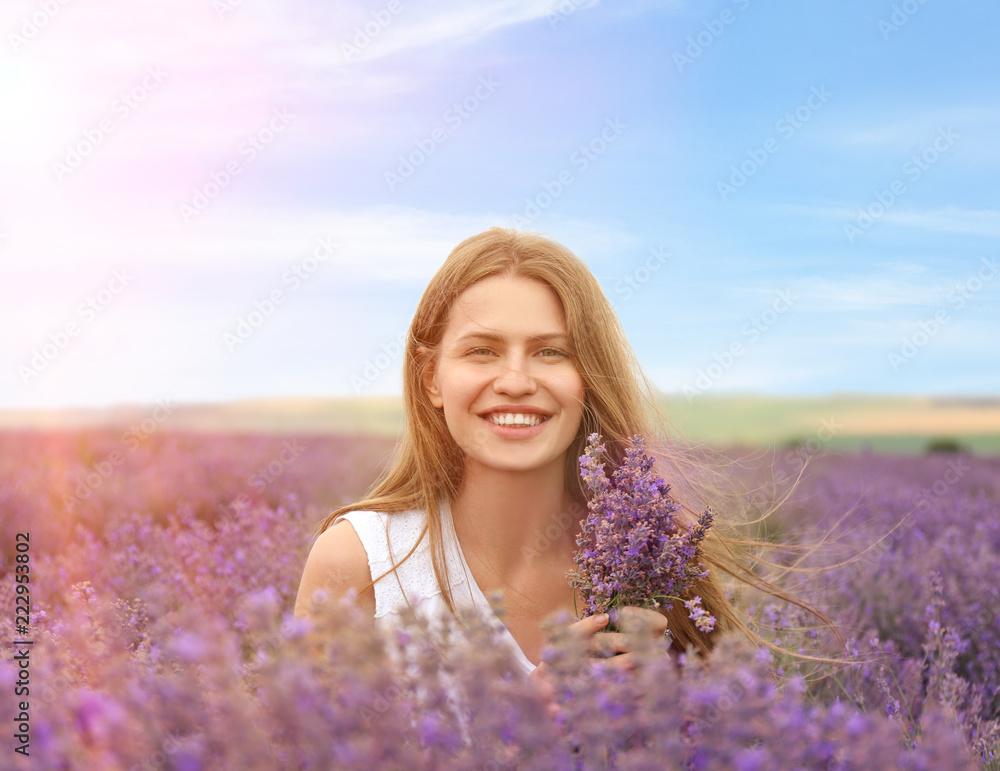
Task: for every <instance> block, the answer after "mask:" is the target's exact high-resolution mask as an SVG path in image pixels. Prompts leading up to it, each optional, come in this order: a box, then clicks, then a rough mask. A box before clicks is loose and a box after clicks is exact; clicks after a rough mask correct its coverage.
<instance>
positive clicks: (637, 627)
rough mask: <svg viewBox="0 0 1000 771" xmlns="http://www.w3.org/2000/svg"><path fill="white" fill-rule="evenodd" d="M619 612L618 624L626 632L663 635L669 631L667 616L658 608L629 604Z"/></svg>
mask: <svg viewBox="0 0 1000 771" xmlns="http://www.w3.org/2000/svg"><path fill="white" fill-rule="evenodd" d="M618 612H619V620H618V626H619V627H620V628H621V629H622V631H624V632H632V633H636V634H642V635H648V636H651V637H663V634H664V633H665V632H666V631H667V617H666V616H664V615H663V614H662V613H660V612H659V611H657V610H651V609H650V608H637V607H635V606H634V605H627V606H626V607H624V608H621V609H620V610H619V611H618Z"/></svg>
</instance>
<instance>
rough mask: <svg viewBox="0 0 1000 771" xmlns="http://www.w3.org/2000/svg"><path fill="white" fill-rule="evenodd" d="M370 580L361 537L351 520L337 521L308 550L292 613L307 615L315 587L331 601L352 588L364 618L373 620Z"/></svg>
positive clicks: (373, 605)
mask: <svg viewBox="0 0 1000 771" xmlns="http://www.w3.org/2000/svg"><path fill="white" fill-rule="evenodd" d="M371 580H372V574H371V570H370V569H369V567H368V554H367V552H365V547H364V546H363V545H362V544H361V539H360V538H358V534H357V533H355V532H354V527H353V526H352V525H351V523H350V522H348V521H347V520H343V519H342V520H339V521H338V522H336V523H335V524H334V525H332V526H331V527H329V528H327V529H326V530H324V531H323V532H322V533H320V535H319V537H318V538H317V539H316V543H314V544H313V547H312V550H311V551H310V552H309V557H308V558H307V559H306V564H305V567H304V568H303V570H302V579H301V580H300V581H299V591H298V595H297V596H296V598H295V615H296V616H298V617H306V616H308V615H309V613H310V599H311V598H312V594H313V592H314V591H315V590H317V589H322V590H323V591H325V592H326V593H327V595H328V596H329V597H330V599H332V600H334V601H336V600H338V599H340V598H341V597H343V596H344V595H345V594H347V590H348V589H354V590H355V591H356V592H357V603H358V606H359V607H360V608H361V610H362V612H363V613H364V616H365V618H368V619H371V620H372V623H374V619H375V589H374V588H373V587H372V586H370V584H371Z"/></svg>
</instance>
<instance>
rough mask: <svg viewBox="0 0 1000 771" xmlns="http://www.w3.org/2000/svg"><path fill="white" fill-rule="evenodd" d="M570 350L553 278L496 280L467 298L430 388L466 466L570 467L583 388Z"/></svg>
mask: <svg viewBox="0 0 1000 771" xmlns="http://www.w3.org/2000/svg"><path fill="white" fill-rule="evenodd" d="M572 353H573V352H572V350H571V349H570V347H569V338H568V335H567V329H566V321H565V317H564V314H563V309H562V305H561V304H560V302H559V298H558V296H557V295H556V293H555V292H554V291H553V290H552V289H551V287H549V286H548V285H547V284H544V283H542V282H540V281H536V280H534V279H528V278H523V277H520V276H515V277H503V276H494V277H491V278H487V279H483V280H481V281H479V282H477V283H475V284H473V285H472V286H470V287H469V288H467V289H466V290H465V291H464V292H462V294H461V295H459V297H458V299H457V300H456V302H455V304H454V305H453V306H452V307H451V310H450V315H449V318H448V325H447V328H446V329H445V332H444V336H443V337H442V340H441V346H440V354H439V357H438V359H437V362H436V364H435V367H434V371H433V373H431V375H430V377H429V378H428V380H427V382H426V388H427V394H428V397H429V398H430V401H431V403H432V404H433V405H434V407H436V408H438V409H443V410H444V417H445V422H446V423H447V424H448V430H449V431H450V432H451V435H452V437H453V438H454V440H455V442H456V443H457V444H458V446H459V447H461V448H462V450H463V452H464V453H465V458H466V464H480V465H482V466H485V467H489V468H493V469H497V470H505V471H528V470H533V469H539V468H542V467H551V468H552V469H553V473H560V474H561V473H562V470H563V468H564V463H565V454H566V450H567V449H568V448H569V446H570V444H571V443H572V441H573V439H574V438H575V437H576V434H577V431H578V430H579V428H580V421H581V419H582V416H583V399H584V394H585V388H584V383H583V378H582V377H581V376H580V373H579V372H578V371H577V368H576V364H575V362H574V358H573V355H572ZM498 413H499V415H504V416H506V417H503V418H498V417H496V415H497V414H498ZM510 416H513V417H510ZM519 416H524V417H523V418H522V417H519ZM497 421H499V422H501V423H506V424H508V425H497V424H496V423H497ZM539 421H540V422H539ZM522 423H527V424H530V423H537V425H521V424H522Z"/></svg>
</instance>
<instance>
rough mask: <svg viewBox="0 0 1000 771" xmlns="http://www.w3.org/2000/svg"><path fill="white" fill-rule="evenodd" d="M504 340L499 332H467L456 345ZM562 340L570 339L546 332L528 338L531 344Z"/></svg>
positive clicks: (566, 336)
mask: <svg viewBox="0 0 1000 771" xmlns="http://www.w3.org/2000/svg"><path fill="white" fill-rule="evenodd" d="M504 339H506V338H505V337H504V336H503V335H502V334H500V333H499V332H467V333H466V334H464V335H462V336H461V337H460V338H458V339H457V340H456V341H455V342H456V343H462V342H465V341H466V340H496V341H503V340H504ZM560 339H562V340H568V339H569V337H568V335H566V334H565V333H563V332H544V333H542V334H540V335H531V336H530V337H529V338H528V342H529V343H534V342H538V341H541V342H544V341H547V340H560Z"/></svg>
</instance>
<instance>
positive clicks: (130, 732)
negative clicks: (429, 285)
mask: <svg viewBox="0 0 1000 771" xmlns="http://www.w3.org/2000/svg"><path fill="white" fill-rule="evenodd" d="M391 448H392V440H391V439H385V438H373V437H355V436H351V437H346V436H296V437H277V436H268V437H249V436H235V435H234V436H224V435H218V436H210V435H203V434H182V433H168V432H164V431H160V432H155V433H152V434H151V435H148V436H143V437H138V436H131V437H130V436H125V435H122V434H121V433H120V432H117V431H107V432H101V431H85V432H51V433H42V432H28V431H25V432H12V431H11V432H6V433H2V434H0V549H2V558H0V559H2V563H0V573H2V580H0V597H2V602H3V607H4V608H6V609H7V619H5V621H4V623H3V625H2V630H3V631H2V635H0V641H2V655H0V680H2V686H0V690H2V693H3V695H4V697H3V702H2V703H3V705H4V718H5V722H4V725H5V726H6V730H5V731H4V732H3V737H4V738H3V746H2V749H0V768H30V769H177V770H183V771H193V770H194V769H285V768H288V769H327V768H358V769H362V768H363V769H382V768H406V769H513V768H518V769H575V768H587V769H590V768H620V769H664V768H666V769H736V770H737V771H754V770H758V771H765V770H767V771H769V770H771V769H865V770H866V771H867V770H869V769H893V768H902V769H927V770H928V771H930V770H932V769H933V770H935V771H936V770H938V769H967V768H973V769H974V768H980V767H985V768H994V769H996V768H1000V726H998V722H997V721H998V718H1000V697H998V689H1000V582H998V580H997V577H998V576H1000V458H996V457H988V456H971V455H964V454H957V453H936V454H931V455H925V456H905V457H904V456H888V455H875V454H845V455H836V454H822V453H819V454H815V455H813V456H811V457H809V464H808V466H807V469H806V472H805V474H804V475H803V478H802V480H801V482H800V484H799V485H798V487H797V488H796V489H795V490H794V493H793V494H792V495H791V496H790V497H788V499H787V500H785V501H784V502H783V503H782V504H781V506H780V507H779V509H778V511H777V512H776V513H775V514H773V515H772V516H771V517H770V518H769V519H768V520H767V522H766V524H762V525H758V526H755V527H754V529H753V533H754V534H755V535H758V536H760V537H763V538H765V539H770V540H774V541H780V542H782V543H789V544H796V543H799V544H813V545H816V544H817V543H819V545H818V546H817V547H816V548H813V549H804V550H802V551H787V552H772V553H771V557H772V559H774V560H775V561H777V562H779V563H781V564H782V565H785V566H786V567H787V570H784V571H778V570H777V569H775V568H771V567H767V566H764V565H759V566H758V569H759V570H760V572H761V574H762V575H766V576H768V577H772V578H777V577H779V572H781V573H783V575H781V576H780V578H781V583H782V585H783V586H786V587H787V588H789V589H790V590H792V591H793V592H794V593H796V594H797V595H799V596H801V597H803V598H805V599H807V600H809V601H810V602H813V603H815V604H816V605H817V606H818V607H820V608H821V609H823V610H825V611H826V612H827V613H828V614H829V615H830V616H831V617H833V618H834V619H835V621H836V622H837V624H838V628H839V631H840V634H841V637H842V639H841V640H838V639H837V637H836V636H835V635H834V634H833V633H831V632H830V631H829V630H827V629H826V628H825V627H823V626H822V625H820V624H818V623H817V622H816V620H815V619H812V618H810V617H809V616H808V615H807V614H805V613H804V612H803V611H801V610H800V609H798V608H796V607H794V606H787V605H783V604H781V603H777V602H774V601H768V598H766V597H764V598H753V597H748V598H746V601H747V603H748V612H749V613H751V614H752V618H753V622H754V624H755V625H756V626H755V628H757V629H759V630H760V632H761V634H763V635H764V636H765V637H767V638H768V639H771V640H773V641H774V642H775V643H776V644H777V645H779V646H780V647H782V648H784V649H786V650H787V651H788V653H785V654H780V653H772V652H770V651H768V650H767V649H762V650H757V649H755V648H753V647H752V646H750V645H749V644H747V643H745V642H741V641H740V640H737V639H726V640H723V641H722V643H721V644H720V646H719V647H718V649H717V650H716V651H714V652H713V654H712V655H711V657H710V658H709V659H708V660H707V661H701V660H699V659H698V658H697V657H695V656H690V657H687V658H685V660H684V661H683V664H682V666H680V667H675V666H674V665H673V664H671V663H669V662H668V661H667V660H666V659H665V658H664V657H657V656H650V657H648V658H642V659H641V661H640V666H639V667H638V669H637V670H636V672H634V673H633V674H632V675H631V676H630V675H628V674H626V673H623V672H621V671H620V670H615V669H612V668H610V667H605V666H604V665H603V664H602V663H601V662H598V661H597V660H593V659H591V660H586V659H582V658H581V657H580V656H579V655H578V652H577V651H575V650H574V649H573V648H572V646H571V645H570V644H569V643H568V641H565V640H561V639H560V638H559V637H558V635H557V636H556V637H554V639H553V644H552V646H551V647H550V649H549V651H548V653H547V660H548V661H549V664H550V667H551V669H552V673H553V683H554V697H553V698H554V702H555V704H554V705H553V704H549V703H546V701H545V700H544V699H543V698H542V697H541V696H540V695H539V694H538V693H537V692H536V691H535V690H533V689H532V688H531V687H530V684H529V683H527V682H526V681H524V680H523V678H522V677H521V676H519V675H518V673H517V672H516V668H515V667H514V666H513V665H512V662H511V661H509V660H508V659H507V658H506V657H505V655H504V653H503V652H502V649H501V648H500V646H495V645H489V644H488V640H485V639H484V640H481V641H480V643H481V644H474V645H471V646H452V647H441V646H439V645H436V644H435V642H436V641H435V639H434V638H433V637H432V636H431V635H430V634H429V633H428V632H426V631H425V630H422V629H421V628H420V627H419V625H418V624H417V622H413V624H412V626H411V627H410V628H409V629H406V630H400V631H399V633H398V634H397V635H394V636H393V637H392V638H389V637H381V636H379V635H378V634H377V633H375V632H374V631H372V630H370V629H368V628H367V627H366V626H365V625H363V624H359V623H357V620H356V619H352V618H351V617H350V614H349V613H348V612H347V611H346V610H345V609H336V608H330V614H329V615H328V616H327V617H326V618H325V620H324V623H317V624H316V625H315V626H313V625H312V624H309V623H307V622H304V621H301V620H297V619H295V618H293V616H292V613H291V609H292V604H293V600H294V597H295V593H296V589H297V585H298V580H299V576H300V574H301V570H302V565H303V563H304V560H305V557H306V554H307V553H308V550H309V547H310V545H311V537H312V535H313V534H314V532H315V528H316V526H317V524H318V522H319V521H320V520H321V519H322V518H323V517H324V516H325V515H326V514H327V513H328V512H329V511H330V510H331V509H332V508H334V507H336V506H339V505H341V504H343V503H346V502H349V501H353V500H356V499H358V498H359V497H360V496H361V495H362V493H363V492H364V490H365V489H366V487H367V486H368V484H369V483H370V482H371V481H372V479H373V478H374V476H375V475H376V474H377V472H378V470H379V469H380V468H381V467H382V465H383V464H384V463H385V462H386V460H387V458H388V453H389V452H390V451H391ZM804 456H805V454H804V453H798V454H797V453H796V452H795V451H793V450H781V451H778V452H775V453H766V454H765V453H757V454H755V455H754V456H753V459H752V461H749V460H744V461H743V462H741V463H739V464H736V465H734V466H732V467H731V468H730V469H729V475H730V476H729V479H728V484H729V485H730V489H731V490H732V491H733V492H734V494H738V495H740V496H741V499H742V500H744V501H749V502H750V505H751V510H755V509H764V508H766V507H767V506H768V504H769V503H770V502H771V501H773V500H774V499H775V498H780V497H782V496H783V494H784V493H785V492H786V491H787V490H788V489H789V480H790V479H791V478H793V477H795V475H796V473H797V471H798V469H799V468H800V467H801V465H802V463H801V461H802V459H803V457H804ZM729 457H730V458H731V459H736V458H737V457H739V454H738V453H735V452H733V453H730V454H729ZM667 481H668V482H669V480H667ZM723 514H724V511H723ZM18 533H29V534H30V537H29V538H24V537H21V538H20V539H19V538H18V535H17V534H18ZM820 542H821V543H820ZM25 544H27V545H25ZM19 568H20V569H19ZM22 578H24V579H25V580H22ZM22 587H27V588H26V589H24V588H22ZM19 597H26V598H27V600H28V603H30V614H29V615H28V618H27V619H26V621H27V623H26V624H24V627H23V628H22V629H18V628H17V627H16V623H17V622H16V619H17V616H18V615H19V614H18V612H17V609H18V607H21V608H23V605H24V600H21V602H22V605H21V606H19V605H18V602H19V600H18V598H19ZM475 634H476V635H481V636H483V637H484V638H485V637H488V636H489V635H490V634H491V633H490V632H489V631H488V630H487V629H485V628H483V629H480V630H479V631H478V632H476V633H475ZM25 640H31V641H32V644H31V645H30V646H28V645H15V644H14V643H15V642H17V641H25ZM393 645H403V646H404V647H405V649H406V650H407V652H408V654H409V656H410V661H411V664H412V666H411V667H410V668H408V669H406V670H405V672H404V671H402V670H400V669H398V668H394V667H393V666H392V665H391V661H390V658H389V652H390V646H393ZM26 650H27V651H28V654H27V655H28V656H30V664H25V662H26V661H27V660H28V659H27V658H25V654H24V651H26ZM793 653H806V654H810V655H816V656H823V657H830V658H835V659H838V660H839V661H840V663H839V664H828V663H817V662H813V661H809V660H804V659H801V658H796V657H795V656H793V655H791V654H793ZM19 656H20V658H19ZM455 690H457V692H459V693H460V694H461V695H462V702H463V704H464V705H465V707H466V710H465V711H464V712H462V713H457V712H456V711H455V710H454V709H453V708H452V706H451V705H450V702H449V694H450V692H451V691H455ZM19 737H20V738H19Z"/></svg>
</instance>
